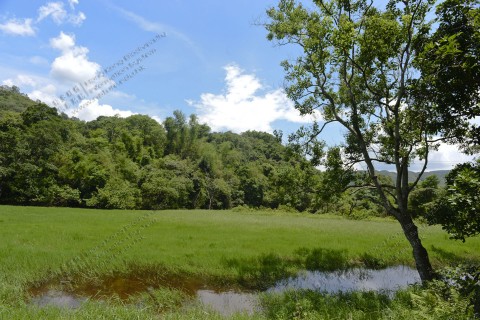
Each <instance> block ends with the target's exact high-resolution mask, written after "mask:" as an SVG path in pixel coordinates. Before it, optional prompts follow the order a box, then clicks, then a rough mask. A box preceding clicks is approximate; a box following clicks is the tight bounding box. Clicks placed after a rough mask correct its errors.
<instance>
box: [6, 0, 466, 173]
mask: <svg viewBox="0 0 480 320" xmlns="http://www.w3.org/2000/svg"><path fill="white" fill-rule="evenodd" d="M276 2H277V1H270V0H262V1H257V0H231V1H225V0H223V1H222V0H204V1H193V0H170V1H158V0H142V1H126V0H96V1H92V0H88V1H87V0H64V1H45V0H42V1H41V0H0V83H1V84H3V85H10V86H11V85H16V86H18V87H19V88H20V90H21V91H22V92H24V93H26V94H28V96H29V97H30V98H32V99H34V100H36V99H38V100H41V101H43V102H45V103H47V104H49V105H51V106H56V107H57V108H59V109H60V110H62V111H64V112H65V113H67V114H69V115H72V116H76V117H78V118H80V119H82V120H86V121H90V120H93V119H96V117H98V116H100V115H109V116H113V115H115V114H119V115H120V116H124V117H125V116H129V115H131V114H136V113H139V114H148V115H150V116H151V117H153V118H154V119H156V120H158V121H162V120H164V119H165V117H168V116H171V115H172V112H173V111H174V110H181V111H182V112H184V113H185V114H187V115H189V114H192V113H195V114H197V115H198V116H199V118H200V120H201V121H202V122H205V123H207V124H208V125H209V126H210V127H211V128H212V129H213V130H214V131H228V130H230V131H233V132H237V133H240V132H244V131H247V130H259V131H266V132H270V133H271V132H273V130H282V131H283V132H284V133H285V136H286V135H288V134H289V133H291V132H293V131H295V130H296V129H297V128H298V127H300V126H301V125H306V124H308V123H311V122H312V121H313V118H312V117H311V116H309V117H301V116H300V115H299V113H298V111H297V110H295V108H294V107H293V103H292V102H291V101H290V100H289V99H288V98H287V97H286V95H285V93H284V90H283V83H284V80H283V78H284V72H283V69H282V67H281V66H280V62H281V61H282V60H285V59H294V58H295V57H296V56H297V54H298V51H296V50H297V49H296V48H293V47H287V46H275V45H274V43H271V42H269V41H267V39H266V35H267V32H266V31H265V29H264V28H263V27H262V26H261V24H262V23H264V22H266V21H267V16H266V13H265V11H266V9H267V8H269V7H272V6H274V5H275V4H276ZM315 117H316V119H317V120H320V121H321V117H320V116H319V115H315ZM342 136H343V131H342V130H341V129H340V128H339V127H337V126H332V127H330V128H329V129H328V130H327V131H326V132H325V134H324V135H323V138H324V139H325V140H326V141H327V143H329V144H330V145H333V144H338V143H341V141H342ZM467 159H469V157H467V156H465V155H463V154H460V153H458V151H457V150H456V148H455V147H454V146H446V145H443V146H441V148H440V150H439V152H434V153H432V155H431V157H430V165H429V170H437V169H451V168H452V167H453V166H454V165H455V164H456V163H459V162H463V161H465V160H467ZM382 169H388V168H382ZM411 169H412V170H417V169H418V165H416V164H413V165H412V167H411Z"/></svg>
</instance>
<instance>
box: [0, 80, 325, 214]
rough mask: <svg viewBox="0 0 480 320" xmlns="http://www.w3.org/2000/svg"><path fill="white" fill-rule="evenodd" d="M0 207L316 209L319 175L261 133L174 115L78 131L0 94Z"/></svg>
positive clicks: (81, 125) (65, 120) (110, 121)
mask: <svg viewBox="0 0 480 320" xmlns="http://www.w3.org/2000/svg"><path fill="white" fill-rule="evenodd" d="M0 104H1V105H2V108H0V203H2V204H19V205H20V204H21V205H47V206H78V207H93V208H118V209H166V208H191V209H193V208H205V209H227V208H232V207H236V206H244V205H245V206H249V207H268V208H278V207H279V206H288V207H292V208H295V209H297V210H302V211H303V210H311V211H316V210H318V209H319V203H318V201H317V200H316V197H317V196H316V188H317V186H318V184H319V183H320V180H321V173H320V172H319V171H318V170H317V169H315V167H314V166H312V165H311V164H310V163H309V162H308V161H307V160H306V159H304V158H302V157H301V156H299V155H298V154H296V153H294V152H291V151H289V149H288V148H287V147H285V146H283V145H282V144H281V139H280V138H279V137H278V136H274V135H271V134H268V133H263V132H254V131H250V132H245V133H243V134H234V133H231V132H225V133H212V132H211V130H210V128H209V127H208V126H207V125H205V124H201V123H199V122H198V119H197V118H196V116H195V115H191V116H190V117H189V118H187V117H186V116H185V115H184V114H182V113H181V112H179V111H175V112H174V114H173V116H171V117H168V118H166V119H165V121H164V122H163V124H160V123H158V122H157V121H155V120H153V119H152V118H150V117H148V116H146V115H133V116H130V117H128V118H120V117H104V116H102V117H99V118H98V119H96V120H95V121H91V122H84V121H80V120H78V119H72V118H69V117H68V116H66V115H65V114H58V113H57V110H56V109H54V108H50V107H49V106H47V105H45V104H43V103H40V102H37V103H34V102H33V101H31V100H29V99H28V98H26V97H25V96H24V95H22V94H21V93H20V92H19V91H18V88H9V87H2V88H1V89H0Z"/></svg>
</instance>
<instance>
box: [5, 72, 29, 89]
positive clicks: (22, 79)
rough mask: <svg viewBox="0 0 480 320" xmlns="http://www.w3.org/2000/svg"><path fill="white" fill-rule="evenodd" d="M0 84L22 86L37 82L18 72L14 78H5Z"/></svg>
mask: <svg viewBox="0 0 480 320" xmlns="http://www.w3.org/2000/svg"><path fill="white" fill-rule="evenodd" d="M2 84H4V85H7V86H10V87H11V86H14V85H15V86H17V87H20V88H23V87H25V86H29V87H35V86H36V85H37V83H36V82H35V80H33V79H32V78H31V77H30V76H27V75H24V74H19V75H18V76H16V77H15V78H14V79H6V80H3V81H2Z"/></svg>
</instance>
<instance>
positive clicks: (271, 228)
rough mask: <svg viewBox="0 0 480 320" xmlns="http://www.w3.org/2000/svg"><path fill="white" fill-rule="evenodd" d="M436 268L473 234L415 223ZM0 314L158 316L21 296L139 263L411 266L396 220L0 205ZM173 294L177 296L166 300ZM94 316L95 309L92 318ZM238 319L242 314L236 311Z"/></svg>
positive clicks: (240, 271)
mask: <svg viewBox="0 0 480 320" xmlns="http://www.w3.org/2000/svg"><path fill="white" fill-rule="evenodd" d="M419 229H420V234H421V236H422V237H423V238H424V240H423V241H424V245H425V246H426V248H427V249H428V250H429V253H430V256H431V259H432V262H433V264H434V265H435V266H436V267H440V266H443V265H447V264H450V263H456V262H459V261H463V260H473V261H478V260H479V256H478V252H480V238H478V237H477V238H473V239H468V240H467V242H466V243H461V242H458V241H453V240H449V239H448V235H447V234H446V233H445V232H443V231H442V230H441V229H440V228H438V227H425V226H420V227H419ZM0 230H1V232H0V319H3V318H4V317H6V315H7V314H8V315H12V316H9V317H8V318H9V319H10V318H18V319H26V318H47V319H48V318H52V319H56V318H74V319H89V318H96V319H99V318H104V319H113V318H129V319H134V318H139V319H145V318H157V317H158V316H159V310H156V309H155V308H154V307H148V308H143V309H142V308H138V307H135V305H134V304H129V303H128V302H125V301H115V300H114V301H110V302H109V303H105V302H102V301H97V300H91V301H89V302H88V303H87V304H85V305H84V306H82V307H81V308H80V309H78V310H74V311H65V310H59V309H56V308H46V309H39V308H35V307H32V306H29V305H28V304H26V301H27V298H28V295H29V293H28V292H29V291H28V289H29V287H31V286H32V285H36V284H37V285H39V284H42V283H45V282H49V281H53V282H55V281H56V280H58V281H59V280H60V279H63V278H65V277H67V278H69V279H73V280H72V281H74V282H75V281H78V282H82V281H83V282H85V281H94V280H95V279H97V280H98V279H101V278H102V277H106V276H108V275H113V274H118V273H120V274H122V273H123V274H128V273H132V272H136V271H138V270H143V271H148V270H154V271H155V272H158V273H162V272H163V273H164V274H169V275H171V274H177V275H188V276H189V277H196V278H201V279H205V281H206V282H207V283H218V284H219V285H224V286H233V287H243V288H254V289H255V288H256V289H259V288H264V287H265V286H267V284H270V283H272V282H274V281H275V280H277V279H279V278H282V277H285V276H287V275H290V274H293V273H295V272H296V271H298V270H300V269H304V268H306V267H309V266H313V267H314V268H316V269H322V268H323V269H324V270H329V269H335V268H340V267H347V266H353V265H361V264H362V263H363V264H367V265H368V264H374V265H382V266H384V265H395V264H408V265H411V266H413V259H412V257H411V250H410V249H409V247H408V244H407V241H406V240H405V239H404V236H403V234H402V232H401V228H400V227H399V225H398V223H396V222H395V221H391V220H387V219H375V220H372V221H352V220H346V219H343V218H341V217H337V216H325V215H309V214H292V213H276V212H261V211H254V212H234V211H201V210H196V211H187V210H177V211H157V212H153V211H119V210H88V209H68V208H38V207H12V206H0ZM172 301H176V300H175V299H172ZM174 305H177V304H175V303H173V305H172V306H170V307H168V306H167V307H166V309H165V310H164V312H163V313H162V316H163V317H165V318H169V317H171V318H172V319H177V318H178V319H190V318H192V319H198V318H205V319H211V318H215V317H218V315H213V314H212V313H211V312H209V313H205V312H206V311H205V310H203V308H202V307H201V306H197V305H195V304H192V307H190V308H188V309H185V308H182V309H178V308H175V307H174ZM92 315H96V316H92ZM240 318H241V317H240Z"/></svg>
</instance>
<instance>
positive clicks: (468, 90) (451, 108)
mask: <svg viewBox="0 0 480 320" xmlns="http://www.w3.org/2000/svg"><path fill="white" fill-rule="evenodd" d="M436 15H437V21H436V22H437V23H438V27H437V28H436V29H435V32H433V33H432V34H430V35H428V34H425V35H424V36H423V37H422V39H421V40H419V41H418V43H417V45H418V48H417V50H418V52H419V54H418V55H417V56H416V57H415V65H416V66H417V67H418V68H419V70H420V71H421V74H422V76H421V78H420V79H418V81H415V82H413V83H412V84H413V85H412V91H413V92H414V95H415V99H416V102H417V103H418V104H424V105H427V106H428V108H427V109H426V111H427V114H428V117H429V119H430V121H429V123H428V125H429V126H430V127H432V128H433V130H434V131H435V130H437V131H438V130H440V131H442V132H444V133H445V134H446V135H447V136H449V137H450V138H452V137H454V138H456V139H460V140H461V141H466V142H467V143H474V144H479V143H480V140H479V135H478V133H479V131H478V130H479V128H478V126H473V128H469V127H471V124H470V123H468V122H467V121H468V120H469V119H471V118H473V117H475V116H478V115H479V114H480V100H479V95H478V92H479V90H480V64H479V63H478V61H479V59H480V46H479V45H478V43H480V2H479V1H478V0H445V1H443V2H441V3H440V4H439V5H438V7H437V11H436ZM469 129H470V134H468V131H469ZM466 132H467V133H466Z"/></svg>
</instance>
